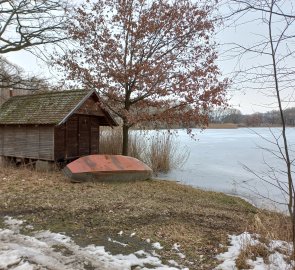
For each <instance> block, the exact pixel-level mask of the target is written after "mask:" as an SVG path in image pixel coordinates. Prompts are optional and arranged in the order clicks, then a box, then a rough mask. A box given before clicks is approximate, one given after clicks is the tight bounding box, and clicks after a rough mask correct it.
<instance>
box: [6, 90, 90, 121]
mask: <svg viewBox="0 0 295 270" xmlns="http://www.w3.org/2000/svg"><path fill="white" fill-rule="evenodd" d="M91 94H95V93H94V92H93V91H91V92H89V91H85V90H70V91H55V92H53V91H52V92H44V93H38V94H31V95H25V96H14V97H11V98H10V99H8V100H7V101H6V102H5V103H4V104H2V106H1V107H0V124H2V125H5V124H15V125H17V124H19V125H21V124H52V125H57V124H59V123H61V122H62V121H63V120H64V119H65V118H66V117H68V116H69V115H70V114H71V113H73V111H74V110H75V108H78V107H79V106H80V105H81V104H82V103H83V101H85V99H87V98H88V97H89V96H90V95H91Z"/></svg>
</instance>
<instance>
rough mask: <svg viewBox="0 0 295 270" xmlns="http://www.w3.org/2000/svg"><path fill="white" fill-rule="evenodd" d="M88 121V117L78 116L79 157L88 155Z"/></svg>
mask: <svg viewBox="0 0 295 270" xmlns="http://www.w3.org/2000/svg"><path fill="white" fill-rule="evenodd" d="M90 120H91V118H89V117H88V116H82V115H79V134H78V136H79V144H78V145H79V156H85V155H89V153H90V124H91V123H90Z"/></svg>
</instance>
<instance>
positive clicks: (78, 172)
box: [63, 155, 152, 182]
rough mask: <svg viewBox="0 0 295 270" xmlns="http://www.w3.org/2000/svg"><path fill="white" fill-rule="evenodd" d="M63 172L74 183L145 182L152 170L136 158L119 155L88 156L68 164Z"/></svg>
mask: <svg viewBox="0 0 295 270" xmlns="http://www.w3.org/2000/svg"><path fill="white" fill-rule="evenodd" d="M63 172H64V174H65V175H66V176H68V177H69V178H70V179H71V180H72V181H74V182H82V181H132V180H146V179H149V178H150V177H151V176H152V170H151V168H149V167H148V166H147V165H146V164H144V163H143V162H141V161H139V160H138V159H136V158H132V157H128V156H121V155H89V156H85V157H81V158H79V159H77V160H75V161H73V162H71V163H69V164H68V165H67V166H66V167H65V168H64V169H63Z"/></svg>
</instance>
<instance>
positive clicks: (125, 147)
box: [122, 124, 129, 156]
mask: <svg viewBox="0 0 295 270" xmlns="http://www.w3.org/2000/svg"><path fill="white" fill-rule="evenodd" d="M128 131H129V126H127V125H125V124H123V144H122V155H123V156H128V146H129V140H128V139H129V137H128Z"/></svg>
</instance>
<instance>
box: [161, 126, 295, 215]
mask: <svg viewBox="0 0 295 270" xmlns="http://www.w3.org/2000/svg"><path fill="white" fill-rule="evenodd" d="M194 132H197V134H198V135H197V139H196V140H193V139H191V138H190V136H189V135H187V134H186V131H185V130H179V131H178V132H177V135H176V138H175V141H176V142H177V144H178V147H179V148H180V149H188V150H189V152H190V155H189V158H188V160H187V162H186V163H185V164H184V166H183V167H182V168H181V169H175V170H172V171H171V172H170V173H168V174H165V175H160V177H161V178H166V179H173V180H177V181H180V182H182V183H185V184H188V185H191V186H194V187H200V188H202V189H208V190H214V191H221V192H225V193H229V194H234V195H238V196H242V197H245V198H246V199H248V200H250V201H251V202H252V203H254V204H256V205H258V206H263V207H273V203H272V202H271V201H269V200H265V199H263V198H262V197H267V198H271V199H272V200H274V201H278V202H285V198H284V194H283V193H282V192H281V191H279V190H278V188H275V187H274V186H272V185H271V184H267V183H266V182H265V181H262V180H258V177H257V176H255V175H254V174H253V173H251V172H249V171H247V170H246V169H245V168H244V166H247V167H248V168H250V169H251V170H252V171H253V172H254V173H257V174H259V175H260V176H262V177H264V179H265V180H270V179H268V178H267V177H265V175H264V176H263V175H262V174H263V173H266V175H270V176H272V177H273V176H276V177H277V178H279V179H281V180H283V181H285V178H286V177H285V176H283V175H282V174H280V173H276V174H275V175H274V174H273V169H272V168H275V169H280V168H283V169H284V167H283V163H282V161H281V160H279V159H278V158H276V157H275V156H274V155H273V154H270V153H269V152H267V151H266V150H265V149H262V147H263V148H268V149H273V150H275V151H277V148H276V146H275V145H273V144H272V143H271V142H275V139H274V137H273V135H272V133H271V132H270V130H269V129H268V128H254V129H248V128H240V129H208V130H205V131H203V132H201V133H200V131H199V130H194ZM272 132H273V133H274V135H275V136H276V137H278V136H279V135H280V129H278V128H274V129H272ZM287 133H288V138H289V140H290V147H291V149H293V150H294V143H295V129H294V128H288V130H287ZM267 140H269V141H271V142H268V141H267ZM279 142H281V139H279ZM293 158H294V154H293ZM273 183H274V184H276V183H275V182H273ZM258 194H260V195H262V197H261V196H259V195H258ZM276 207H278V208H280V209H282V206H280V205H279V204H276Z"/></svg>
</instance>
